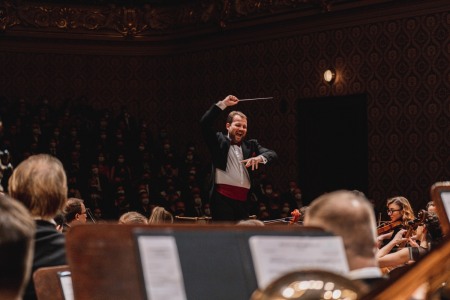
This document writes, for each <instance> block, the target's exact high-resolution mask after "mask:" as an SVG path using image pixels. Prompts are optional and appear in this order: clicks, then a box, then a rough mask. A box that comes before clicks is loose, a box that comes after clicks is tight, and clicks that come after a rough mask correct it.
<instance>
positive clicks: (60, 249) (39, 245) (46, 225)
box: [23, 220, 67, 300]
mask: <svg viewBox="0 0 450 300" xmlns="http://www.w3.org/2000/svg"><path fill="white" fill-rule="evenodd" d="M65 244H66V240H65V237H64V234H62V233H61V232H59V231H57V230H56V225H55V224H52V223H50V222H48V221H44V220H37V221H36V234H35V244H34V257H33V268H32V272H33V273H34V271H36V270H37V269H39V268H42V267H53V266H61V265H66V264H67V261H66V246H65ZM23 299H24V300H31V299H37V298H36V291H35V289H34V284H33V277H31V278H30V281H29V282H28V286H27V288H26V290H25V295H24V297H23Z"/></svg>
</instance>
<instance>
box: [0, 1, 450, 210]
mask: <svg viewBox="0 0 450 300" xmlns="http://www.w3.org/2000/svg"><path fill="white" fill-rule="evenodd" d="M300 22H301V21H300ZM309 24H310V25H308V24H295V23H292V22H291V23H289V24H286V26H285V27H283V26H281V25H278V27H277V28H267V27H266V28H260V27H254V29H253V30H250V32H248V31H244V30H240V31H236V32H233V31H229V32H218V33H217V34H216V35H214V37H205V38H204V39H205V40H203V41H200V39H197V40H195V41H194V42H193V44H192V45H190V44H189V43H188V42H186V41H184V42H186V50H185V51H183V50H180V49H178V50H176V51H167V52H163V51H161V52H159V53H156V52H152V53H148V54H146V53H145V51H142V50H140V49H139V48H140V47H141V45H140V44H136V45H135V47H136V51H128V52H123V53H118V51H114V49H113V50H111V49H112V48H113V47H114V46H113V45H112V46H111V45H108V44H106V43H105V44H103V46H98V45H97V46H96V47H97V48H96V49H92V48H89V46H86V45H83V41H79V40H78V41H76V42H73V41H72V42H71V43H72V44H73V45H71V47H66V48H64V47H58V45H57V43H53V42H51V41H47V40H43V41H37V40H36V41H33V43H34V44H35V45H36V47H31V46H30V44H29V43H28V44H27V41H26V40H20V39H17V40H9V41H8V44H7V45H5V44H4V45H3V46H0V50H1V52H0V65H1V69H2V70H1V75H0V96H3V97H5V98H6V99H15V100H17V99H19V98H25V99H26V100H27V101H30V102H34V101H37V99H38V98H39V97H41V96H45V97H47V98H48V99H49V100H50V101H51V103H53V104H54V105H61V104H63V103H64V102H67V101H69V102H70V101H79V99H80V98H84V99H87V101H89V103H90V104H91V105H93V106H94V107H95V108H109V109H111V110H112V111H113V112H117V111H118V109H119V108H120V106H121V105H123V104H126V105H127V106H128V108H129V110H130V111H131V112H132V113H133V114H134V115H136V116H138V117H139V118H145V119H147V120H148V121H149V122H150V124H151V128H152V130H153V131H154V133H155V134H156V132H157V131H158V130H159V129H160V128H167V129H168V132H169V133H170V135H171V136H172V137H173V138H174V139H176V140H177V143H178V144H179V145H182V146H183V145H186V144H187V143H189V142H191V141H193V142H194V143H195V144H197V145H198V146H199V150H200V153H202V154H203V155H204V157H207V153H206V149H205V147H204V144H203V142H202V140H201V138H200V136H199V126H198V120H199V119H200V117H201V115H202V114H203V112H204V111H205V110H206V109H207V108H208V107H209V105H211V104H212V103H213V102H215V101H217V100H220V99H222V98H223V97H224V96H226V95H228V94H235V95H237V96H238V97H241V98H247V97H267V96H274V97H275V98H276V100H275V101H259V102H258V101H255V102H248V103H245V104H244V103H242V104H240V106H239V109H241V110H243V111H244V112H245V113H246V114H247V115H248V116H249V135H250V136H252V137H256V138H257V139H258V140H259V141H260V142H261V144H262V145H266V146H267V147H269V148H272V149H275V150H276V151H277V153H278V155H279V156H280V159H279V161H278V162H277V163H276V164H274V165H273V166H270V167H269V168H268V169H267V172H268V174H269V178H271V179H272V180H273V181H274V182H275V183H276V185H277V186H278V187H280V188H281V189H286V188H287V183H288V181H289V180H291V179H296V177H297V173H298V165H297V163H296V160H297V156H296V149H297V146H298V145H301V141H298V140H297V137H296V133H297V130H296V125H297V121H296V107H297V105H296V103H297V101H302V99H311V98H320V97H330V96H344V95H354V94H366V95H367V99H368V108H367V111H368V122H369V124H368V143H369V145H368V149H369V161H368V162H367V164H368V170H369V193H368V196H369V197H370V198H371V199H373V200H374V201H375V202H376V203H377V205H378V206H383V204H384V201H385V200H386V198H388V197H390V196H394V195H404V196H406V197H407V198H408V199H410V200H411V201H413V202H414V203H416V207H417V208H418V207H419V206H422V207H423V206H425V203H426V202H427V201H428V200H429V188H430V186H431V185H432V184H433V183H434V182H436V181H442V180H449V179H450V176H449V175H450V165H449V157H450V155H449V154H450V151H449V149H450V126H449V120H450V104H449V97H450V96H449V81H450V73H449V61H450V55H449V41H450V38H449V37H450V14H449V9H448V5H447V7H436V8H434V9H430V10H428V11H427V10H424V11H412V12H411V13H408V12H406V11H405V12H402V13H396V14H391V15H386V16H383V15H382V14H380V13H378V14H376V13H374V12H370V13H369V12H368V13H367V15H366V16H359V15H358V16H355V17H354V18H353V19H351V18H350V19H345V20H343V19H339V18H338V17H336V18H334V19H330V21H326V18H325V17H323V18H321V19H320V20H315V21H314V20H312V21H311V20H310V23H309ZM0 38H1V36H0ZM208 39H210V41H209V40H208ZM196 42H198V43H197V45H198V46H196V44H195V43H196ZM132 47H133V46H131V47H128V48H127V49H132ZM180 48H182V47H180ZM86 49H88V50H86ZM329 67H333V68H335V69H336V70H337V79H336V81H335V83H334V84H333V85H328V84H326V83H325V82H324V81H323V80H322V74H323V71H324V70H325V69H327V68H329ZM223 121H224V120H221V122H220V123H218V128H224V122H223ZM337 146H338V145H337ZM205 159H206V158H205ZM301 184H302V183H301V182H300V186H301Z"/></svg>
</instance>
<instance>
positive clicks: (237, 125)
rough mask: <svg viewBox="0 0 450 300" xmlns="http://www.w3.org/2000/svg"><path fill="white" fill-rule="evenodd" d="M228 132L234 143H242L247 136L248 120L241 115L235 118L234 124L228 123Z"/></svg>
mask: <svg viewBox="0 0 450 300" xmlns="http://www.w3.org/2000/svg"><path fill="white" fill-rule="evenodd" d="M226 126H227V130H228V135H229V136H230V139H231V140H232V141H233V142H236V143H239V142H241V141H242V140H243V139H244V137H245V135H246V134H247V119H246V118H243V117H241V116H239V115H235V116H234V117H233V122H231V123H227V124H226Z"/></svg>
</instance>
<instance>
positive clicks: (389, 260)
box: [377, 213, 443, 268]
mask: <svg viewBox="0 0 450 300" xmlns="http://www.w3.org/2000/svg"><path fill="white" fill-rule="evenodd" d="M404 233H405V230H404V229H402V230H400V231H399V232H398V233H397V234H396V235H395V237H394V239H393V240H392V241H391V242H390V243H389V244H388V245H386V246H385V247H383V248H382V249H380V250H379V251H378V253H377V259H378V263H379V265H380V267H381V268H393V267H397V266H401V265H405V264H410V263H413V262H415V261H417V260H418V259H419V258H420V257H422V256H423V255H425V254H426V253H428V251H429V250H430V248H434V247H436V246H437V245H439V244H440V243H441V242H442V238H443V235H442V230H441V227H440V223H439V218H438V216H437V215H436V214H435V213H428V214H427V215H426V217H425V218H424V226H423V233H424V234H423V236H422V237H423V239H422V240H421V241H420V244H417V243H416V241H415V240H414V239H412V238H410V239H409V244H410V247H406V248H403V249H400V250H398V251H397V252H394V253H388V252H389V251H388V250H390V248H391V247H393V245H394V244H396V243H397V244H398V243H401V242H402V241H404V240H405V238H404V237H403V234H404Z"/></svg>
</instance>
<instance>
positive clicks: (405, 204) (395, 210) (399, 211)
mask: <svg viewBox="0 0 450 300" xmlns="http://www.w3.org/2000/svg"><path fill="white" fill-rule="evenodd" d="M386 206H387V213H388V215H389V217H390V222H391V223H392V224H393V223H399V226H397V227H395V228H393V229H392V230H391V231H389V232H387V233H383V234H381V235H379V236H378V238H377V241H378V242H379V246H384V245H387V244H388V243H389V242H390V241H391V240H392V239H393V238H394V237H395V235H396V234H397V232H398V231H400V230H401V228H402V226H403V227H407V226H408V223H409V222H410V221H413V220H414V219H415V216H414V211H413V209H412V207H411V204H410V203H409V201H408V199H406V198H405V197H401V196H397V197H393V198H390V199H388V200H387V202H386ZM395 250H396V247H394V249H393V251H395Z"/></svg>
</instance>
